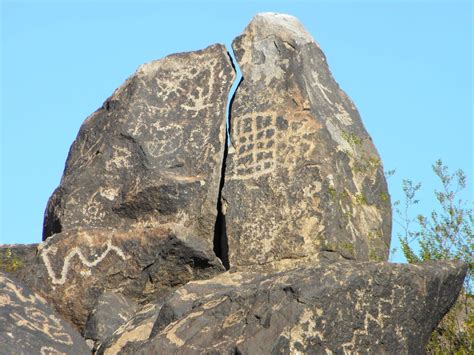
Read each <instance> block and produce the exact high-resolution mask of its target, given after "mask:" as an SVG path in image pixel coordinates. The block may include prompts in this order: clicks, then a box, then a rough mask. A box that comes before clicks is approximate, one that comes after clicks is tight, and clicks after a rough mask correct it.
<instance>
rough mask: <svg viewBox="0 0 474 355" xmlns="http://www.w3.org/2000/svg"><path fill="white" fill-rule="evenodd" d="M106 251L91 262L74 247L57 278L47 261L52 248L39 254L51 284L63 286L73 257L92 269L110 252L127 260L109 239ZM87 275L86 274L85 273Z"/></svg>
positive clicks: (65, 259) (53, 251)
mask: <svg viewBox="0 0 474 355" xmlns="http://www.w3.org/2000/svg"><path fill="white" fill-rule="evenodd" d="M106 247H107V248H106V249H105V251H103V252H102V253H101V254H100V255H98V256H96V257H95V258H93V259H92V260H88V259H87V257H85V256H84V254H83V253H82V251H81V249H80V248H79V247H74V248H72V250H71V251H70V252H69V254H67V255H66V257H65V258H64V262H63V266H62V268H61V272H60V274H59V277H57V276H56V273H55V272H54V270H53V267H52V266H51V262H50V259H49V255H50V254H52V253H53V254H54V253H55V252H56V251H55V250H54V248H53V247H50V248H45V249H43V250H42V252H41V258H42V260H43V263H44V265H45V266H46V270H47V271H48V275H49V277H50V278H51V282H52V283H53V284H54V285H63V284H64V283H65V282H66V278H67V275H68V271H69V267H70V263H71V260H72V258H73V257H74V256H77V257H78V258H79V260H80V261H81V263H82V264H83V265H84V266H85V267H87V268H92V267H94V266H96V265H98V264H99V263H100V262H101V261H102V260H104V259H105V257H106V256H107V255H108V254H109V253H110V252H111V251H114V252H115V254H117V256H119V257H120V258H121V259H122V260H126V259H128V258H127V257H126V256H125V254H124V252H123V251H122V249H120V248H119V247H117V246H114V245H113V244H112V241H111V240H110V239H109V240H108V241H107V243H106ZM86 274H87V273H86Z"/></svg>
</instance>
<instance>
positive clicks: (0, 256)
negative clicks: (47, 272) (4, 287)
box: [0, 244, 38, 278]
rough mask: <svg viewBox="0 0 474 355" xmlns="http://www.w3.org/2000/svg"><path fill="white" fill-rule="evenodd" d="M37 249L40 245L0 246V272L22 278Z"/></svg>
mask: <svg viewBox="0 0 474 355" xmlns="http://www.w3.org/2000/svg"><path fill="white" fill-rule="evenodd" d="M37 247H38V244H0V271H6V272H8V273H9V274H10V275H13V276H16V277H18V278H21V277H22V276H23V274H24V268H25V266H27V265H28V264H29V263H30V261H32V260H33V259H34V257H35V255H36V248H37Z"/></svg>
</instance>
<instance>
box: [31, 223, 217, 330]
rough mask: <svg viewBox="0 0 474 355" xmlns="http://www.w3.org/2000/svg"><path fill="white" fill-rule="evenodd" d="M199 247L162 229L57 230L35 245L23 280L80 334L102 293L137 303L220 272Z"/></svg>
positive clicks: (193, 240)
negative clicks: (105, 292) (35, 249)
mask: <svg viewBox="0 0 474 355" xmlns="http://www.w3.org/2000/svg"><path fill="white" fill-rule="evenodd" d="M199 242H202V244H203V245H199V244H198V243H199ZM205 244H206V243H204V242H203V241H201V240H199V239H198V238H193V237H189V236H186V235H180V236H179V237H178V236H177V235H176V234H175V233H174V232H173V231H170V230H168V229H165V228H161V229H160V228H155V229H145V230H142V229H136V230H128V231H110V230H99V229H97V230H87V231H85V230H84V231H80V232H63V233H60V234H56V235H54V236H53V237H51V238H48V239H47V240H46V241H45V242H44V243H42V244H40V246H39V252H38V255H37V257H36V258H35V260H34V262H32V263H30V265H29V269H28V270H29V272H28V275H27V276H26V277H25V278H24V280H23V281H24V282H25V283H26V284H27V285H28V286H29V287H31V288H32V289H34V290H37V291H39V292H40V293H41V294H43V295H44V296H45V297H46V298H47V299H48V301H50V302H51V304H52V305H54V307H55V308H56V310H57V311H58V312H59V313H60V314H61V315H62V316H63V317H65V318H66V319H67V320H69V321H71V322H72V323H73V324H75V325H76V326H77V327H78V329H79V330H80V331H81V333H83V332H84V325H85V322H86V320H87V318H88V316H89V314H90V313H91V311H92V310H93V308H94V306H95V304H96V302H97V299H98V298H99V297H100V296H101V294H102V293H103V292H104V291H105V290H108V291H112V292H116V293H117V294H121V295H123V296H125V297H127V298H129V299H130V300H132V301H134V302H137V303H142V304H143V303H146V302H150V301H153V300H155V299H157V298H159V297H161V296H163V295H165V294H167V293H169V292H170V291H172V290H173V289H174V288H175V287H177V286H181V285H183V284H185V283H187V282H188V281H191V280H194V279H202V278H209V277H212V276H214V275H215V274H216V273H218V272H222V271H223V270H224V267H223V266H222V263H221V262H220V260H219V259H217V257H216V256H215V255H214V254H213V253H212V251H211V252H208V251H207V250H206V245H205Z"/></svg>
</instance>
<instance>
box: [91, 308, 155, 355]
mask: <svg viewBox="0 0 474 355" xmlns="http://www.w3.org/2000/svg"><path fill="white" fill-rule="evenodd" d="M162 304H163V302H161V300H160V301H158V302H156V303H149V304H147V305H146V306H145V307H143V308H142V309H140V310H139V311H138V312H136V313H135V314H134V315H133V316H132V317H131V318H130V319H128V320H127V321H126V322H125V323H124V324H122V326H121V327H120V328H118V329H117V330H116V331H115V332H114V333H113V334H112V335H111V336H110V337H109V338H107V339H106V340H105V341H104V342H102V343H101V344H100V346H99V348H98V350H97V354H98V355H102V354H106V355H108V354H117V353H119V352H122V353H127V352H126V350H127V348H128V347H133V346H134V345H136V343H137V342H140V341H142V340H147V339H148V338H149V337H150V334H151V331H152V329H153V325H154V324H155V321H156V318H157V317H158V313H159V311H160V309H161V306H162Z"/></svg>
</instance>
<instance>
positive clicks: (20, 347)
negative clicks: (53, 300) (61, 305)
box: [0, 272, 90, 354]
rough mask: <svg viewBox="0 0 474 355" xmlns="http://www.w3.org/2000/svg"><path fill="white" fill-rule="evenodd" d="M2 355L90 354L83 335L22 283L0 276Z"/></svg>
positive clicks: (0, 349) (1, 273)
mask: <svg viewBox="0 0 474 355" xmlns="http://www.w3.org/2000/svg"><path fill="white" fill-rule="evenodd" d="M0 344H1V346H0V353H1V354H61V353H68V354H90V350H89V348H88V347H87V345H86V342H85V341H84V339H82V337H81V336H80V334H79V333H78V332H77V331H76V330H74V329H73V328H72V327H71V326H70V325H69V324H67V323H66V322H65V321H63V320H62V319H61V318H60V317H59V316H58V315H57V314H56V313H55V312H54V311H53V310H52V309H51V308H50V307H49V306H48V304H47V303H46V300H45V299H44V298H43V297H41V296H40V295H38V294H37V293H35V292H32V291H30V290H29V289H28V288H26V287H25V286H24V285H23V284H22V283H21V282H19V281H18V280H15V279H13V278H12V277H11V276H8V275H7V274H6V273H3V272H0Z"/></svg>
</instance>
